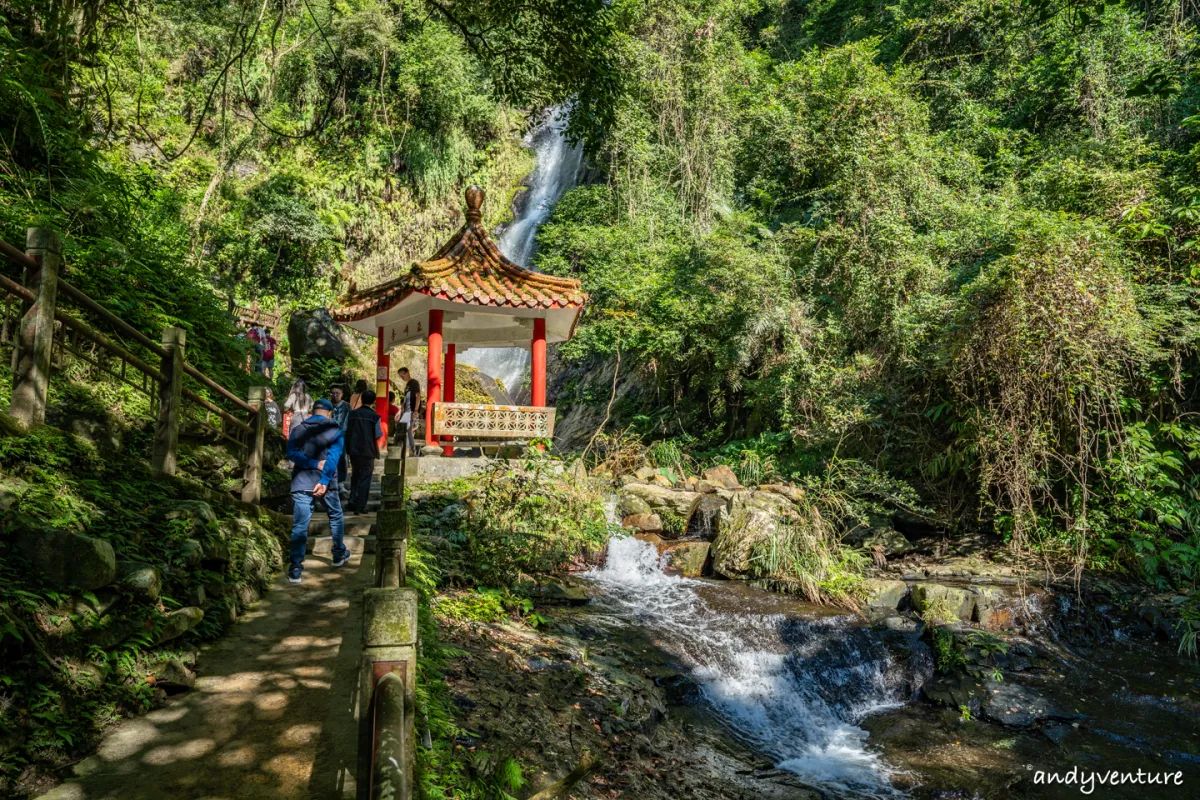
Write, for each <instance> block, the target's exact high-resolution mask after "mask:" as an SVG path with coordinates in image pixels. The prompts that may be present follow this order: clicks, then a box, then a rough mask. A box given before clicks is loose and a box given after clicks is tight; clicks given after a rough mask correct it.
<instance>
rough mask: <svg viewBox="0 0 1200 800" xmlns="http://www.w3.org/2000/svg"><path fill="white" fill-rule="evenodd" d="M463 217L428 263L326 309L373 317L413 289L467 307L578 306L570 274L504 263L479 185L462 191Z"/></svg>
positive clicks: (349, 318)
mask: <svg viewBox="0 0 1200 800" xmlns="http://www.w3.org/2000/svg"><path fill="white" fill-rule="evenodd" d="M466 199H467V221H466V224H465V225H463V227H462V228H461V229H460V230H459V231H458V233H457V234H455V235H454V238H452V239H451V240H450V241H448V242H447V243H446V244H445V245H443V247H442V249H441V250H439V251H438V252H437V254H436V255H434V257H433V258H432V259H430V260H429V261H423V262H420V263H416V264H413V265H412V266H411V267H410V268H409V270H408V272H406V273H405V274H402V275H400V276H399V277H397V278H393V279H392V280H390V281H386V282H384V283H381V284H378V285H376V286H372V287H371V288H369V289H363V290H361V291H360V290H357V289H355V288H354V287H353V286H351V287H350V292H349V293H348V294H347V295H346V296H344V297H342V298H341V299H340V300H339V306H338V307H337V308H334V309H330V314H331V315H332V316H333V318H334V319H335V320H337V321H338V322H342V323H346V322H356V321H358V320H362V319H367V318H369V317H373V316H376V315H378V314H380V313H382V312H384V311H386V310H388V309H389V308H392V307H393V306H395V305H396V304H397V303H399V302H401V301H402V300H404V299H405V298H406V297H408V296H409V295H411V294H413V293H420V294H424V295H428V296H429V297H433V298H436V299H441V300H449V301H452V302H456V303H463V304H466V305H472V306H483V307H488V306H491V307H494V308H497V309H500V308H513V309H565V308H574V309H580V308H582V307H583V305H584V303H586V302H587V295H586V294H584V292H583V291H582V290H581V288H580V283H579V281H577V280H574V279H572V278H556V277H554V276H551V275H543V274H541V273H540V272H534V271H533V270H529V269H525V268H524V267H521V266H518V265H517V264H514V263H513V262H511V261H509V260H508V259H507V258H505V257H504V254H503V253H501V252H500V248H498V247H497V246H496V243H495V242H494V241H492V237H491V236H490V235H489V234H488V232H487V229H486V228H484V227H483V224H482V214H481V213H480V211H479V207H480V206H481V205H482V203H483V189H480V188H479V187H478V186H472V187H470V188H469V189H467V193H466Z"/></svg>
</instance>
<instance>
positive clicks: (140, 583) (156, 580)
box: [117, 561, 162, 601]
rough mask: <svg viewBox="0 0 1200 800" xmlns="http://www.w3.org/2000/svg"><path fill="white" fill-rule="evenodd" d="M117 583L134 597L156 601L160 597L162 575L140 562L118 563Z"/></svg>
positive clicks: (155, 569)
mask: <svg viewBox="0 0 1200 800" xmlns="http://www.w3.org/2000/svg"><path fill="white" fill-rule="evenodd" d="M117 583H118V584H120V586H121V588H122V589H124V590H125V591H127V592H129V593H130V594H132V595H134V596H135V597H141V598H144V599H146V600H150V601H156V600H158V598H159V597H161V596H162V573H161V572H159V571H158V569H157V568H156V567H154V566H151V565H150V564H144V563H142V562H140V561H118V562H117Z"/></svg>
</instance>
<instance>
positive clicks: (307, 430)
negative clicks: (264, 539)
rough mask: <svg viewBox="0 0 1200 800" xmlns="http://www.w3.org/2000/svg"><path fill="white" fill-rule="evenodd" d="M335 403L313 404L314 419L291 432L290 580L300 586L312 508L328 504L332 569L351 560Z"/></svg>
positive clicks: (321, 401)
mask: <svg viewBox="0 0 1200 800" xmlns="http://www.w3.org/2000/svg"><path fill="white" fill-rule="evenodd" d="M332 414H333V403H331V402H329V401H328V400H326V399H325V398H321V399H320V400H317V401H316V402H315V403H313V404H312V416H310V417H308V418H307V419H305V420H304V421H303V422H301V423H300V424H298V425H297V426H296V427H295V428H293V429H292V433H291V436H289V437H288V460H290V461H291V462H292V465H293V466H292V504H293V505H292V541H291V553H290V558H291V564H290V566H289V567H288V580H289V581H290V582H291V583H300V576H301V575H302V574H303V572H304V555H305V553H306V552H307V550H308V524H309V522H310V521H311V520H312V514H313V505H314V504H316V503H317V502H318V501H319V500H324V501H325V506H326V509H327V510H328V512H329V530H330V532H331V533H332V535H333V552H332V553H331V555H332V557H333V566H335V567H340V566H342V565H343V564H345V563H346V562H347V561H349V560H350V551H349V550H347V549H346V542H345V532H346V523H345V518H344V516H343V515H342V499H341V497H340V496H339V494H338V482H337V462H338V458H339V457H340V456H341V455H342V447H343V444H344V442H343V439H342V429H341V428H340V427H338V424H337V423H336V422H334V421H333V419H331V415H332Z"/></svg>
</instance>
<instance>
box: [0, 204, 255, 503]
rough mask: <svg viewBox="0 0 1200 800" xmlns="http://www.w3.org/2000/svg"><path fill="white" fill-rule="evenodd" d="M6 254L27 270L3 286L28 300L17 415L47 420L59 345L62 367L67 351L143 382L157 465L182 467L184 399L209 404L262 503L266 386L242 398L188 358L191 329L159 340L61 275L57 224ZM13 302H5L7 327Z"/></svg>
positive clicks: (20, 332)
mask: <svg viewBox="0 0 1200 800" xmlns="http://www.w3.org/2000/svg"><path fill="white" fill-rule="evenodd" d="M0 254H2V255H3V256H5V257H6V258H7V259H8V260H9V261H11V262H12V263H13V264H15V265H16V266H17V267H19V268H21V269H22V270H23V272H24V281H23V283H18V282H17V281H15V280H13V279H11V278H9V277H8V276H6V275H3V274H0V291H2V292H3V293H5V294H7V295H9V296H10V297H11V298H15V299H16V300H17V301H18V303H19V304H21V305H23V306H24V308H23V309H20V311H21V313H20V314H19V317H18V320H17V323H16V326H15V327H16V330H15V331H14V332H13V335H12V336H11V339H12V345H13V360H12V364H13V375H12V381H13V386H12V400H11V402H10V404H9V413H10V414H11V415H12V416H13V418H14V419H16V420H17V422H19V423H20V424H22V425H23V426H25V427H32V426H35V425H41V424H43V423H44V422H45V421H46V404H47V399H48V394H49V390H50V375H51V372H52V370H53V369H54V367H55V365H56V360H55V354H56V352H57V354H58V362H57V364H58V366H59V367H61V365H62V361H63V357H64V354H65V353H70V354H71V355H72V356H73V357H75V358H77V359H80V360H82V361H86V362H87V363H89V364H92V365H94V366H96V367H97V368H99V369H101V370H103V371H105V372H107V373H108V374H110V375H112V376H113V377H115V378H117V379H119V380H122V381H124V382H125V383H128V384H129V385H131V386H133V387H134V388H135V389H139V390H140V391H142V392H143V393H145V394H146V395H147V396H148V397H149V398H150V408H151V413H152V414H153V415H154V416H155V417H156V419H157V424H156V427H155V434H154V449H153V454H152V458H151V464H152V466H153V468H154V469H155V470H157V471H159V472H163V473H166V474H168V475H174V474H175V473H176V471H177V466H178V465H177V449H178V445H179V423H180V420H181V418H182V410H183V401H184V400H185V399H186V400H187V401H188V402H190V403H193V404H195V405H196V406H198V407H199V408H201V409H204V411H205V412H206V413H207V414H209V415H215V416H216V417H217V418H219V419H220V420H221V421H222V427H221V429H220V433H221V434H222V435H224V436H226V437H227V438H230V439H232V440H233V441H236V442H237V443H238V444H240V445H242V446H244V447H245V451H246V456H245V472H244V478H243V487H242V492H241V496H242V499H243V500H245V501H246V502H251V503H257V502H259V500H260V499H261V497H262V457H263V444H264V440H265V437H266V431H267V429H268V424H267V419H266V416H267V415H266V413H265V412H264V411H262V406H263V403H264V402H265V399H266V395H265V387H261V386H253V387H250V390H249V398H248V400H243V399H242V398H240V397H238V396H237V395H235V394H234V393H233V392H231V391H229V390H228V389H226V388H225V387H224V386H222V385H221V384H219V383H217V382H216V381H214V380H213V379H212V378H209V377H208V376H207V375H205V374H204V373H202V372H200V371H199V370H198V369H196V368H195V367H193V366H192V365H191V364H188V363H187V361H186V359H185V356H184V354H185V349H186V344H187V337H186V333H185V331H183V330H182V329H180V328H172V327H168V328H164V329H163V332H162V340H161V342H155V341H154V340H153V339H151V338H150V337H149V336H147V335H146V334H144V333H142V332H141V331H139V330H138V329H137V328H135V327H133V326H132V325H130V324H129V323H128V322H126V321H125V320H123V319H121V318H120V317H118V316H117V315H115V314H113V313H112V312H111V311H109V310H108V309H106V308H104V307H103V306H101V305H100V304H99V303H97V302H96V301H95V300H93V299H92V298H91V297H89V296H88V295H87V294H85V293H84V292H82V291H80V290H79V289H78V288H76V287H75V286H72V285H71V284H70V283H69V282H68V281H66V280H64V279H63V278H62V277H61V276H60V275H59V272H60V268H61V266H62V240H61V238H60V237H59V236H58V234H57V233H55V232H54V231H51V230H49V229H46V228H30V229H29V232H28V235H27V238H26V249H25V252H21V251H20V250H19V249H17V248H16V247H13V246H12V245H10V244H8V243H7V242H2V241H0ZM60 295H61V296H62V297H65V298H68V299H69V300H70V302H71V303H72V304H73V305H75V306H77V307H79V308H80V309H82V310H83V311H85V312H87V313H88V314H90V315H91V316H92V317H94V318H95V319H96V320H98V321H99V323H100V324H102V325H104V326H105V327H106V328H107V329H109V331H110V333H109V334H104V333H101V332H100V331H98V330H96V329H95V328H94V327H92V326H91V325H90V324H88V323H86V322H83V321H82V320H80V319H78V318H77V317H75V316H73V315H72V314H68V313H67V312H66V311H64V310H63V309H62V308H60V307H59V303H58V299H59V297H60ZM7 308H8V305H7V303H6V306H5V311H6V313H5V317H4V331H5V333H6V334H7V333H8V315H7ZM84 342H86V343H89V344H90V345H91V347H90V349H87V348H86V345H84V344H83V343H84ZM128 343H136V345H137V346H139V347H140V348H141V349H142V350H144V351H145V352H147V353H149V355H150V361H148V360H146V359H145V358H143V357H142V356H141V355H139V354H136V353H134V352H133V351H132V350H131V349H130V345H129V344H128ZM98 350H99V352H98ZM105 356H107V358H108V359H113V360H115V362H116V365H115V366H114V365H113V364H111V363H109V361H108V360H107V359H106V358H105ZM154 360H157V361H158V365H157V366H155V365H154V364H152V363H150V362H151V361H154ZM129 368H132V369H133V370H134V371H135V372H136V373H138V374H139V375H140V377H141V380H140V382H134V381H133V380H132V379H131V378H130V377H129V375H128V370H129ZM185 376H186V377H191V378H192V379H193V380H195V381H197V382H198V383H200V384H201V385H202V386H204V387H205V388H206V389H207V390H209V391H210V392H212V393H214V394H215V395H216V396H217V397H219V398H221V399H222V400H224V401H225V402H227V403H228V404H229V405H230V406H231V407H232V409H233V411H232V412H231V411H229V410H227V409H225V408H222V407H221V406H219V405H217V404H216V403H214V402H213V401H211V400H209V399H208V398H207V397H205V396H203V395H201V394H198V393H197V392H195V391H193V390H192V389H190V388H188V387H187V386H186V385H185V384H184V378H185ZM239 414H240V415H241V416H239ZM231 432H232V433H231Z"/></svg>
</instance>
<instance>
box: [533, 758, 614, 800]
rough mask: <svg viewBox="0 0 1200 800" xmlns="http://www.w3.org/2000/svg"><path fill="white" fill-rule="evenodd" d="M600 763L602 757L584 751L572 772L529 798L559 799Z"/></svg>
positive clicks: (536, 799)
mask: <svg viewBox="0 0 1200 800" xmlns="http://www.w3.org/2000/svg"><path fill="white" fill-rule="evenodd" d="M600 763H601V762H600V759H598V758H595V757H594V756H592V754H591V753H588V752H584V754H583V758H581V759H579V763H578V764H577V765H576V766H575V769H573V770H571V774H569V775H567V777H565V778H563V779H562V780H561V781H559V782H557V783H553V784H551V785H549V786H547V787H546V788H545V789H542V790H541V791H540V792H538V793H537V794H535V795H534V796H533V797H530V798H529V800H557V798H560V797H565V796H566V794H567V792H569V791H570V790H571V787H572V786H574V785H575V784H577V783H579V782H580V781H581V780H583V779H584V777H586V776H587V774H588V773H589V772H591V771H592V770H594V769H595V768H596V767H598V766H600Z"/></svg>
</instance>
